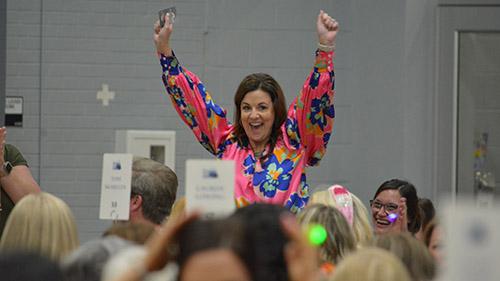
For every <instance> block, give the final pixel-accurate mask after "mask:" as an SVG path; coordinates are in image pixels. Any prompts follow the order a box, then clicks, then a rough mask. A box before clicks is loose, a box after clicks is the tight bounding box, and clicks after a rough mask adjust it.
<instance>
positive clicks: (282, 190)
mask: <svg viewBox="0 0 500 281" xmlns="http://www.w3.org/2000/svg"><path fill="white" fill-rule="evenodd" d="M333 54H334V51H332V52H318V51H317V52H316V60H315V63H314V68H313V70H312V72H311V74H310V75H309V78H308V79H307V80H306V82H305V84H304V86H303V88H302V92H301V93H300V94H299V96H298V97H297V98H296V99H295V101H294V102H293V103H292V104H291V105H290V108H289V110H288V119H287V121H286V122H285V124H283V126H282V127H281V130H282V136H281V137H280V138H279V139H278V140H277V142H276V145H275V147H274V151H273V152H272V155H270V156H269V157H268V158H267V159H266V161H265V165H264V167H262V166H261V165H260V161H259V159H258V158H257V157H255V155H254V153H253V151H252V149H251V147H250V145H248V146H245V147H242V146H240V145H239V144H238V142H237V140H236V138H235V136H234V135H233V134H232V130H233V125H232V124H231V123H230V122H229V121H228V120H227V116H226V110H224V109H223V108H221V107H219V106H217V105H216V104H215V103H214V102H213V100H212V98H211V97H210V94H209V93H208V92H207V91H206V90H205V87H204V86H203V84H202V83H201V82H200V80H199V79H198V77H196V76H195V75H194V74H192V73H191V72H190V71H189V70H187V69H185V68H183V67H181V66H180V64H179V61H178V59H177V57H175V54H173V56H165V55H163V54H160V53H159V54H158V56H159V58H160V62H161V65H162V68H163V82H164V84H165V87H166V89H167V91H168V94H169V95H170V97H171V99H172V102H173V104H174V106H175V109H176V110H177V112H178V113H179V115H180V116H181V118H182V119H183V120H184V122H185V123H186V124H187V125H188V126H189V128H191V130H192V131H193V133H194V135H195V136H196V138H198V141H199V142H200V143H201V145H202V146H203V147H205V149H207V150H208V151H209V152H210V153H212V154H214V155H215V156H217V158H219V159H223V160H228V159H229V160H234V162H235V165H236V170H237V171H239V172H237V173H236V177H235V178H236V184H235V196H236V198H235V200H236V204H237V206H238V207H242V206H246V205H248V204H251V203H254V202H265V203H273V204H281V205H285V206H286V207H287V208H288V209H290V210H291V211H292V212H293V213H297V212H299V211H300V210H301V209H302V208H304V207H305V205H306V204H307V201H308V200H309V186H308V184H307V180H306V169H305V168H306V165H309V166H315V165H318V164H319V162H320V160H321V158H322V157H323V155H324V154H325V151H326V145H327V143H328V139H329V138H330V134H331V131H332V124H333V120H334V117H335V110H334V107H333V92H334V78H335V76H334V71H333V62H332V57H333ZM269 148H270V147H269V146H268V147H267V148H266V151H265V152H264V153H265V154H267V150H268V149H269Z"/></svg>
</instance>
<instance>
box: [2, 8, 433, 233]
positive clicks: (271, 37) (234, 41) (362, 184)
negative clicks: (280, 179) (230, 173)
mask: <svg viewBox="0 0 500 281" xmlns="http://www.w3.org/2000/svg"><path fill="white" fill-rule="evenodd" d="M371 2H372V1H360V0H355V1H346V0H330V1H327V0H311V1H303V0H233V1H230V0H206V1H203V0H189V1H173V2H166V1H156V0H148V1H139V0H135V1H134V0H130V1H118V0H117V1H111V0H94V1H89V0H64V1H63V0H45V1H42V0H38V1H35V0H16V1H14V0H8V1H7V50H6V52H7V67H6V71H7V75H6V95H7V96H22V97H23V98H24V125H23V127H22V128H13V127H9V128H8V136H7V141H8V142H9V143H13V144H15V145H16V146H17V147H18V148H19V149H20V150H21V151H22V152H23V153H24V155H25V156H26V158H27V159H28V161H29V163H30V169H31V172H32V173H33V175H34V177H35V178H36V179H37V181H39V183H40V185H41V187H42V188H43V190H45V191H47V192H50V193H53V194H55V195H57V196H59V197H61V198H62V199H63V200H65V201H66V202H67V203H68V204H69V206H70V207H71V209H72V210H73V212H74V214H75V218H76V220H77V224H78V228H79V234H80V239H81V241H82V242H85V241H88V240H90V239H92V238H94V237H97V236H99V235H100V234H101V232H102V231H103V230H104V229H105V228H107V227H108V226H109V225H110V222H109V221H99V220H98V206H99V195H100V181H101V168H102V154H103V153H109V152H114V138H115V131H116V130H119V129H120V130H123V129H144V130H175V131H176V134H177V151H176V165H175V167H174V168H175V171H176V172H177V174H178V176H179V180H180V181H179V183H180V185H179V193H178V194H179V195H183V194H184V177H185V169H184V164H185V161H186V159H189V158H211V157H212V156H211V155H210V154H209V153H208V152H206V151H205V150H204V149H203V148H202V147H201V146H200V145H199V144H198V143H197V141H196V139H195V138H194V136H193V134H192V133H191V132H190V131H189V130H188V129H187V127H186V126H185V125H184V123H182V121H181V120H180V118H179V117H178V116H177V114H176V112H175V110H174V109H173V107H172V105H171V103H170V99H169V97H168V96H167V94H166V91H165V89H164V86H163V84H162V81H161V68H160V65H159V63H158V60H157V57H156V50H155V47H154V43H153V39H152V34H153V24H154V22H155V21H156V19H157V11H158V10H160V9H163V8H166V7H169V6H176V7H177V11H178V19H177V20H178V21H177V23H176V26H175V29H174V34H173V36H172V45H173V47H174V51H175V52H176V54H177V56H178V57H179V59H180V62H181V64H182V65H183V66H185V67H186V68H188V69H190V70H191V71H192V72H194V73H196V74H197V75H198V76H199V77H200V78H201V79H202V81H204V82H205V86H206V88H207V89H208V90H209V92H210V93H211V95H212V97H213V99H214V101H215V102H216V103H218V104H219V105H221V106H223V107H224V108H226V109H227V111H228V112H229V116H232V113H233V111H234V110H233V104H232V98H233V95H234V92H235V90H236V87H237V85H238V84H239V82H240V81H241V79H242V78H243V77H244V76H246V75H247V74H249V73H253V72H267V73H270V74H271V75H273V76H274V77H275V78H276V79H277V80H278V82H279V83H280V84H281V85H282V87H283V89H284V92H285V93H286V97H287V101H288V103H290V102H291V101H292V100H293V99H294V98H295V97H296V95H297V94H298V92H299V91H300V88H301V86H302V84H303V82H304V81H305V79H306V78H307V75H308V74H309V72H310V69H311V67H312V63H313V59H314V51H315V48H316V43H317V35H316V32H315V28H316V27H315V25H316V19H317V14H318V12H319V10H320V9H323V10H325V11H327V12H328V13H330V14H332V15H333V16H334V17H335V18H336V19H337V20H338V21H339V22H340V24H341V31H340V34H339V36H338V39H337V47H336V55H335V58H334V63H335V67H336V93H335V104H336V115H337V118H336V121H335V125H334V132H333V135H332V138H331V140H330V144H329V148H328V151H327V153H326V155H325V158H324V159H323V161H322V164H321V166H319V167H315V168H311V169H309V170H308V173H309V183H310V186H311V189H312V190H314V189H315V188H317V187H325V186H328V185H331V184H334V183H340V184H343V185H345V186H346V187H347V188H348V189H349V190H351V191H352V192H354V193H355V194H357V195H358V196H359V197H360V198H361V199H362V200H363V201H364V202H366V203H367V201H368V200H369V199H370V198H371V196H372V195H373V193H374V191H375V189H376V188H377V186H378V185H379V184H380V183H382V182H383V181H384V180H386V179H389V178H394V177H400V178H406V179H409V180H411V181H412V182H413V183H415V184H416V185H417V187H418V188H419V193H420V194H421V195H423V196H426V197H430V198H432V196H433V192H432V188H431V172H432V151H431V150H430V149H429V148H430V147H432V145H431V143H432V135H431V133H432V130H431V127H432V126H431V125H430V124H431V119H432V105H431V101H432V90H433V88H432V71H433V46H434V41H433V40H434V33H433V31H432V30H433V28H434V23H435V20H434V17H435V15H434V13H435V12H434V10H435V3H434V2H435V1H433V0H427V1H418V3H415V2H417V1H399V0H391V1H373V3H371ZM103 84H108V85H109V90H110V91H113V92H115V99H114V100H111V101H110V104H109V106H103V104H102V101H100V100H98V99H96V95H97V92H98V91H100V90H102V85H103Z"/></svg>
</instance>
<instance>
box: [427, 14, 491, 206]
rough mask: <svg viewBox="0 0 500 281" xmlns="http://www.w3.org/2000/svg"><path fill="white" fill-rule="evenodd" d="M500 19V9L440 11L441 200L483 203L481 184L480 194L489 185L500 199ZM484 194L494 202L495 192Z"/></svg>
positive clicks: (438, 142)
mask: <svg viewBox="0 0 500 281" xmlns="http://www.w3.org/2000/svg"><path fill="white" fill-rule="evenodd" d="M499 15H500V5H498V6H495V5H491V6H463V7H460V6H446V5H445V6H440V7H439V8H438V36H437V51H438V56H437V65H438V67H437V70H438V71H437V77H436V78H437V79H436V85H437V88H436V89H437V95H436V100H435V101H436V107H435V109H436V117H437V118H436V126H435V134H436V146H435V151H436V161H435V164H436V169H435V173H436V174H435V182H434V183H435V184H436V190H437V193H438V195H441V196H443V195H448V194H451V197H452V198H453V199H457V198H458V199H460V198H462V197H470V196H474V197H475V198H476V200H479V199H480V198H478V192H477V191H478V190H477V187H478V182H479V183H482V184H483V185H480V188H481V189H480V191H484V190H485V189H484V188H485V187H484V184H487V186H486V187H488V186H496V189H497V191H496V194H497V196H499V195H500V16H499ZM478 179H481V180H480V181H478ZM487 191H489V190H487ZM481 194H483V195H484V194H486V195H487V196H486V197H483V199H481V200H483V201H484V200H486V201H484V202H486V203H488V204H492V203H493V195H492V193H483V192H479V195H480V197H481ZM490 199H491V200H490ZM496 201H498V200H496ZM484 202H483V203H484Z"/></svg>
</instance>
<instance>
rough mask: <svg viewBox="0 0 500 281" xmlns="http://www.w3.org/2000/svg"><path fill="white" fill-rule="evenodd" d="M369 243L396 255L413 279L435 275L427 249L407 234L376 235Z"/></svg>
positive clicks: (423, 278)
mask: <svg viewBox="0 0 500 281" xmlns="http://www.w3.org/2000/svg"><path fill="white" fill-rule="evenodd" d="M369 245H370V246H374V247H379V248H382V249H385V250H388V251H390V252H391V253H393V254H394V255H396V256H397V257H398V258H399V259H400V260H401V261H402V262H403V264H404V265H405V266H406V268H407V270H408V272H409V273H410V275H411V276H412V278H413V280H415V281H428V280H432V279H433V278H434V277H435V275H436V264H435V262H434V259H433V258H432V256H431V255H430V253H429V251H428V250H427V248H426V247H425V245H424V244H423V243H422V242H421V241H419V240H417V239H416V238H414V237H412V236H410V235H409V234H387V235H377V236H375V238H374V239H373V241H372V242H371V243H370V244H369Z"/></svg>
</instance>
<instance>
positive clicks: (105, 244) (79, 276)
mask: <svg viewBox="0 0 500 281" xmlns="http://www.w3.org/2000/svg"><path fill="white" fill-rule="evenodd" d="M133 245H134V244H133V243H132V242H130V241H128V240H125V239H123V238H120V237H118V236H114V235H109V236H106V237H104V238H99V239H95V240H91V241H88V242H86V243H85V244H82V245H81V246H80V247H78V249H76V250H75V251H73V252H72V253H71V254H70V255H68V256H67V257H66V258H65V259H64V260H63V261H62V262H61V269H62V271H63V274H64V279H65V280H67V281H99V280H101V272H102V268H103V267H104V264H105V263H106V262H107V261H108V260H109V259H110V258H111V257H112V256H114V255H116V254H117V253H119V252H120V251H122V250H124V249H126V248H128V247H130V246H133Z"/></svg>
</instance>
